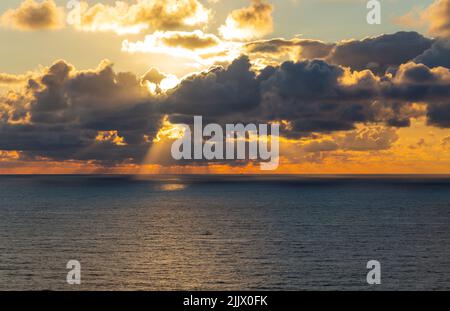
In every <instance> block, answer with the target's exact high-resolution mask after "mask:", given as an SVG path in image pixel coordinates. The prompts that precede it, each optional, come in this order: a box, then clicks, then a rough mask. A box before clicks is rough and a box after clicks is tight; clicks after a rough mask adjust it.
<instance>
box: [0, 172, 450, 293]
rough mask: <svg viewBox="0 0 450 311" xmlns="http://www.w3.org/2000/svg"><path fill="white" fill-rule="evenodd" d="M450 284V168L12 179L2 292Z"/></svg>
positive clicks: (2, 226)
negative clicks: (444, 171) (375, 278)
mask: <svg viewBox="0 0 450 311" xmlns="http://www.w3.org/2000/svg"><path fill="white" fill-rule="evenodd" d="M73 260H75V261H77V262H78V263H79V264H80V266H79V268H80V269H79V271H78V270H77V271H78V272H79V276H80V284H69V283H68V281H67V277H68V274H70V273H71V271H72V272H73V270H72V268H73V266H70V265H69V266H68V265H67V264H68V263H69V262H70V261H73ZM374 260H375V261H376V262H378V263H379V271H377V273H378V275H379V277H380V280H379V281H380V282H378V283H380V284H369V283H370V282H368V280H367V277H368V274H370V273H371V271H372V267H370V265H369V267H368V262H370V261H374ZM372 272H373V271H372ZM449 289H450V176H445V175H389V176H388V175H367V176H365V175H355V176H352V175H340V176H331V175H308V176H305V175H283V176H280V175H277V176H259V175H230V176H225V175H221V176H218V175H184V176H175V175H158V176H143V175H139V176H124V175H119V176H117V175H52V176H50V175H48V176H47V175H33V176H31V175H14V176H12V175H11V176H10V175H4V176H0V290H36V291H42V290H88V291H97V290H107V291H109V290H126V291H128V290H130V291H131V290H139V291H141V290H142V291H147V290H149V291H152V290H164V291H165V290H189V291H196V290H287V291H291V290H325V291H328V290H344V291H346V290H367V291H373V290H408V291H409V290H449Z"/></svg>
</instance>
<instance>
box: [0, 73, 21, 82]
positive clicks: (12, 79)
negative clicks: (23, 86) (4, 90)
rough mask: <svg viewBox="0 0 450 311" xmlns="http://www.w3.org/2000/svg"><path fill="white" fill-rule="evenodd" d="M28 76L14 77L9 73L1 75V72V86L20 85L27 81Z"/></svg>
mask: <svg viewBox="0 0 450 311" xmlns="http://www.w3.org/2000/svg"><path fill="white" fill-rule="evenodd" d="M26 79H27V76H26V75H12V74H8V73H1V72H0V85H1V84H7V85H9V84H20V83H23V82H24V81H26Z"/></svg>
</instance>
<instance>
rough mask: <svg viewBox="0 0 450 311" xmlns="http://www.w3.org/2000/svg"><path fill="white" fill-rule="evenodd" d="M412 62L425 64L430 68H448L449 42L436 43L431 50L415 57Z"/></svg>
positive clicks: (449, 64) (449, 61)
mask: <svg viewBox="0 0 450 311" xmlns="http://www.w3.org/2000/svg"><path fill="white" fill-rule="evenodd" d="M414 62H416V63H422V64H425V65H427V66H428V67H430V68H433V67H439V66H442V67H447V68H450V41H446V40H438V41H436V42H435V43H434V44H433V45H432V46H431V48H429V49H428V50H426V51H425V52H423V53H422V54H421V55H419V56H417V57H416V58H415V59H414Z"/></svg>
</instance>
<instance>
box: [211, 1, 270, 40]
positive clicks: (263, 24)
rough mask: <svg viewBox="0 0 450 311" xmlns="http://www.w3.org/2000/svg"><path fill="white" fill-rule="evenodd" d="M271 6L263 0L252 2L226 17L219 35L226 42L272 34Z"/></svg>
mask: <svg viewBox="0 0 450 311" xmlns="http://www.w3.org/2000/svg"><path fill="white" fill-rule="evenodd" d="M272 12H273V6H272V5H271V4H269V3H267V2H265V1H264V0H253V1H252V4H251V5H250V6H249V7H245V8H241V9H238V10H234V11H233V12H231V14H230V15H228V17H227V19H226V21H225V25H223V26H221V27H220V29H219V32H220V34H221V35H222V36H223V37H224V38H225V39H228V40H250V39H254V38H260V37H263V36H265V35H267V34H269V33H271V32H273V29H274V26H273V18H272Z"/></svg>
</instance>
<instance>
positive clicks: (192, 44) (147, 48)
mask: <svg viewBox="0 0 450 311" xmlns="http://www.w3.org/2000/svg"><path fill="white" fill-rule="evenodd" d="M122 51H125V52H129V53H138V52H139V53H163V54H169V55H172V56H175V57H182V58H189V59H192V60H194V61H196V62H198V63H200V64H204V65H212V64H214V63H216V62H225V61H231V60H232V59H234V58H236V57H237V56H238V55H239V44H236V43H233V42H225V41H223V40H221V39H220V38H218V37H217V36H216V35H213V34H206V33H204V32H203V31H201V30H194V31H190V32H189V31H156V32H154V33H153V34H151V35H147V36H145V39H144V40H143V41H136V42H130V41H128V40H124V41H123V42H122Z"/></svg>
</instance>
